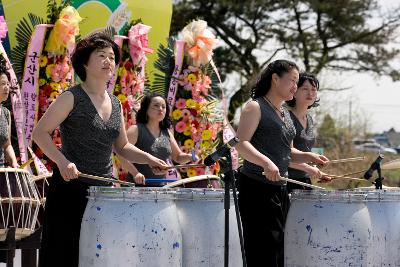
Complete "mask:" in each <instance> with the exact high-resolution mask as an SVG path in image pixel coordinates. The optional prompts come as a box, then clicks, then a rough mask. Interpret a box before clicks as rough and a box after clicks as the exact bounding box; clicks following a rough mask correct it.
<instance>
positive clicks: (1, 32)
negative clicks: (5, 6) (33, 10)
mask: <svg viewBox="0 0 400 267" xmlns="http://www.w3.org/2000/svg"><path fill="white" fill-rule="evenodd" d="M7 31H8V28H7V23H6V21H5V19H4V16H0V39H3V38H5V37H6V36H7Z"/></svg>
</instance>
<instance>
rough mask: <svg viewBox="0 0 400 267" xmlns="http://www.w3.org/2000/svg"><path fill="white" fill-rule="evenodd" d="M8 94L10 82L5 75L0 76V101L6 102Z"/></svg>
mask: <svg viewBox="0 0 400 267" xmlns="http://www.w3.org/2000/svg"><path fill="white" fill-rule="evenodd" d="M9 93H10V82H9V81H8V78H7V76H6V75H5V74H2V75H0V100H1V102H3V101H6V100H7V98H8V94H9Z"/></svg>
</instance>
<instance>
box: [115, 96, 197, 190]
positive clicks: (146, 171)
mask: <svg viewBox="0 0 400 267" xmlns="http://www.w3.org/2000/svg"><path fill="white" fill-rule="evenodd" d="M136 123H137V124H136V125H133V126H131V127H130V128H129V129H128V131H127V135H128V141H129V142H130V143H131V144H133V145H135V146H136V147H138V148H139V149H141V150H143V151H145V152H148V153H150V154H151V155H153V156H155V157H157V158H159V159H162V160H164V161H167V160H172V161H174V162H177V163H180V164H184V163H187V162H189V161H191V160H192V155H190V154H187V153H183V152H182V150H181V149H180V148H179V146H178V144H177V142H176V140H175V138H174V135H173V134H172V132H171V131H170V130H169V128H170V126H171V120H170V118H169V107H168V104H167V101H166V100H165V98H164V97H162V96H161V95H160V94H157V93H151V94H148V95H146V96H145V97H144V98H143V100H142V102H141V105H140V109H139V111H138V112H137V114H136ZM121 162H122V164H123V166H124V167H125V166H126V162H124V160H122V161H121ZM134 165H135V169H134V170H133V171H130V170H129V168H127V169H128V170H129V172H130V173H131V174H132V176H133V179H132V176H128V178H127V180H128V181H132V180H133V181H134V182H135V183H137V184H145V178H159V179H163V178H165V175H159V174H156V173H154V171H153V170H152V169H151V168H149V166H147V165H145V164H138V163H135V164H134ZM146 185H147V186H160V185H161V184H160V183H147V184H146Z"/></svg>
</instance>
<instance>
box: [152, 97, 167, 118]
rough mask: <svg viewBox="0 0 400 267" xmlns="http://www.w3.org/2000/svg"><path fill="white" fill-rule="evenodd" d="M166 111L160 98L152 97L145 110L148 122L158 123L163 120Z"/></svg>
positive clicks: (165, 104) (165, 106) (164, 104)
mask: <svg viewBox="0 0 400 267" xmlns="http://www.w3.org/2000/svg"><path fill="white" fill-rule="evenodd" d="M166 111H167V103H165V100H164V99H163V98H162V97H159V96H156V97H153V98H152V99H151V101H150V105H149V108H148V109H147V116H148V118H149V120H156V121H158V122H160V121H162V120H163V119H164V118H165V114H166Z"/></svg>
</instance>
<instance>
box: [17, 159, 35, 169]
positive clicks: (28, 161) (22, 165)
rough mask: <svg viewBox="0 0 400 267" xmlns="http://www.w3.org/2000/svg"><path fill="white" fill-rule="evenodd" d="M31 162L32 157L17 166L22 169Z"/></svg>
mask: <svg viewBox="0 0 400 267" xmlns="http://www.w3.org/2000/svg"><path fill="white" fill-rule="evenodd" d="M32 162H33V158H30V159H28V160H27V161H26V162H24V163H22V164H21V165H20V166H19V168H20V169H23V168H25V167H26V166H28V165H29V164H31V163H32Z"/></svg>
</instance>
